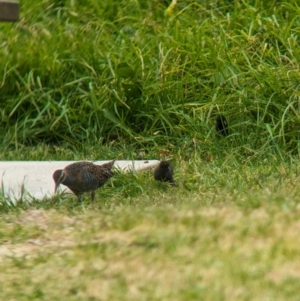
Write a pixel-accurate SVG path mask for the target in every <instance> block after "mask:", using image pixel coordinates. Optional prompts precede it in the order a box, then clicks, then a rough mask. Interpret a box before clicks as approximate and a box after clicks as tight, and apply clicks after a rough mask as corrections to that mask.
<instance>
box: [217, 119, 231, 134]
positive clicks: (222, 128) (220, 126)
mask: <svg viewBox="0 0 300 301" xmlns="http://www.w3.org/2000/svg"><path fill="white" fill-rule="evenodd" d="M216 131H217V132H218V133H219V134H220V135H222V136H228V135H229V132H228V122H227V119H226V117H225V116H223V115H218V116H217V118H216Z"/></svg>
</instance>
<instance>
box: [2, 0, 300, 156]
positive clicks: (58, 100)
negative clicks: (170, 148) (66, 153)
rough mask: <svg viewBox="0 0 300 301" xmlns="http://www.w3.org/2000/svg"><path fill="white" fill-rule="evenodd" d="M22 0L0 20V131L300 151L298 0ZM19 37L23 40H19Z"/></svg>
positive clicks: (14, 142) (73, 139) (16, 141)
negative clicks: (219, 129)
mask: <svg viewBox="0 0 300 301" xmlns="http://www.w3.org/2000/svg"><path fill="white" fill-rule="evenodd" d="M167 5H168V1H158V0H157V1H150V0H149V1H147V0H140V1H101V2H99V1H97V0H90V1H84V2H82V1H55V2H53V1H49V0H40V1H33V0H31V1H26V3H21V20H20V22H18V23H16V24H14V25H12V24H1V25H0V27H1V35H0V39H1V41H2V47H1V49H0V70H2V71H1V74H0V83H1V85H0V95H1V102H2V104H3V105H2V106H1V116H2V121H1V123H0V138H1V140H2V141H3V142H4V143H5V146H6V147H9V146H11V147H12V148H17V147H19V146H22V145H23V144H24V143H25V144H27V145H30V144H32V143H33V144H36V143H38V142H41V141H42V142H46V143H50V144H60V143H66V144H68V145H73V146H75V145H76V147H80V145H81V144H82V143H88V144H91V143H93V144H94V143H100V144H101V143H103V142H108V143H109V142H113V141H116V140H117V141H119V140H121V141H122V142H125V143H129V142H130V143H131V144H136V145H139V147H153V146H155V145H156V144H160V145H161V144H163V143H166V142H168V143H172V142H173V141H174V140H175V141H178V143H180V140H181V139H184V138H185V137H189V138H191V139H192V138H196V139H199V140H200V141H208V142H209V143H214V142H215V138H214V135H212V133H211V127H212V124H213V122H214V118H215V115H216V114H217V113H219V112H221V113H224V114H225V115H226V116H227V117H228V118H229V125H230V133H231V135H232V144H233V145H234V146H240V145H244V144H246V145H247V144H249V145H250V148H254V149H261V148H262V149H264V150H266V149H267V148H268V147H270V146H271V147H273V146H274V145H276V146H277V147H278V149H277V152H282V151H289V152H293V153H298V148H299V147H298V138H299V137H298V135H299V134H298V132H299V131H298V129H299V120H298V119H299V116H298V115H299V107H298V98H299V87H298V86H299V84H298V77H299V64H298V62H299V47H298V44H299V32H298V31H299V18H298V17H297V16H298V4H297V1H289V2H287V1H286V2H285V1H279V2H277V1H269V2H267V1H262V2H258V1H256V2H255V1H250V0H249V1H242V2H241V1H188V0H186V1H178V4H177V6H176V7H175V8H174V10H173V11H172V13H171V14H169V15H168V14H166V13H165V12H166V8H167ZM20 45H21V48H20Z"/></svg>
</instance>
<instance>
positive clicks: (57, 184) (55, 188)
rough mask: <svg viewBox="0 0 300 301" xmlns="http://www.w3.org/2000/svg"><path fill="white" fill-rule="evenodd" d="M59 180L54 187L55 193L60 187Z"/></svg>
mask: <svg viewBox="0 0 300 301" xmlns="http://www.w3.org/2000/svg"><path fill="white" fill-rule="evenodd" d="M59 184H60V183H59V182H58V183H55V187H54V193H56V191H57V188H58V186H59Z"/></svg>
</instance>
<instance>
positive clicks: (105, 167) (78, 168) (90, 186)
mask: <svg viewBox="0 0 300 301" xmlns="http://www.w3.org/2000/svg"><path fill="white" fill-rule="evenodd" d="M114 163H115V160H113V161H110V162H108V163H105V164H102V165H96V164H94V163H92V162H76V163H72V164H70V165H68V166H66V167H65V168H64V169H58V170H56V171H55V172H54V173H53V180H54V182H55V192H56V190H57V188H58V186H59V185H60V184H63V185H65V186H67V187H68V188H69V189H70V190H71V191H73V192H74V194H75V195H76V196H77V197H78V201H81V195H82V194H83V193H85V192H89V191H91V197H92V201H94V199H95V190H96V189H97V188H99V187H101V186H103V185H104V184H105V183H106V182H107V180H108V179H109V178H111V177H112V176H113V172H112V171H111V168H112V167H113V165H114Z"/></svg>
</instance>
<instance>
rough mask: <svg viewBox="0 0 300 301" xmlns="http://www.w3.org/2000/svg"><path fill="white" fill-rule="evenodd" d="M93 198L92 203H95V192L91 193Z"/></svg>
mask: <svg viewBox="0 0 300 301" xmlns="http://www.w3.org/2000/svg"><path fill="white" fill-rule="evenodd" d="M91 197H92V202H94V199H95V190H93V191H92V192H91Z"/></svg>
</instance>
